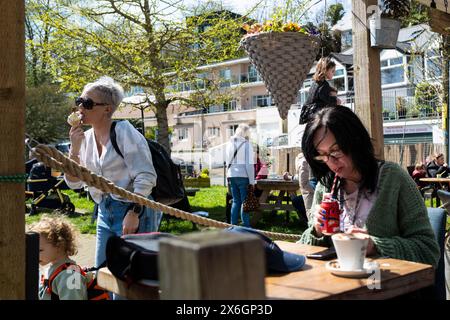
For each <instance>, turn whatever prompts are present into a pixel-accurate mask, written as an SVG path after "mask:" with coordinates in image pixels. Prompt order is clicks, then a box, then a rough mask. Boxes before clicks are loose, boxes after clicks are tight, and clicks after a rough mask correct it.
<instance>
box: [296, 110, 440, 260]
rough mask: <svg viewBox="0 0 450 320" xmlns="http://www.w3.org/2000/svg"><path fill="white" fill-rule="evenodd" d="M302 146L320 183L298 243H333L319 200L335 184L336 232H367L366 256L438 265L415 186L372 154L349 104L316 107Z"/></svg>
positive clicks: (394, 166)
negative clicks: (337, 204)
mask: <svg viewBox="0 0 450 320" xmlns="http://www.w3.org/2000/svg"><path fill="white" fill-rule="evenodd" d="M302 150H303V153H304V154H305V157H306V160H307V161H308V163H309V165H310V166H311V170H312V172H313V175H314V176H315V177H317V178H318V180H319V183H318V185H317V188H316V190H315V194H314V201H313V206H314V209H313V210H311V216H310V219H309V220H310V226H309V228H308V229H307V230H305V232H303V234H302V235H301V238H300V240H299V242H300V243H305V244H309V245H317V246H331V244H332V242H331V237H330V236H329V235H325V234H323V233H322V225H323V224H324V221H325V220H324V219H325V217H324V210H323V209H321V207H320V203H321V202H322V200H324V199H329V198H331V194H330V192H331V189H332V187H333V185H334V190H333V191H334V192H335V195H336V199H337V200H338V201H339V205H340V208H341V210H342V211H341V212H342V213H341V215H340V221H341V227H340V230H341V231H345V232H347V233H366V234H368V235H369V236H370V238H369V244H368V247H367V255H368V256H371V255H381V256H386V257H391V258H394V259H401V260H408V261H413V262H419V263H426V264H431V265H433V266H435V267H436V266H437V264H438V261H439V245H438V243H437V241H436V237H435V235H434V232H433V229H432V228H431V223H430V220H429V218H428V214H427V208H426V207H425V203H424V201H423V198H422V196H421V195H420V193H419V190H418V189H417V187H416V185H415V183H414V181H413V180H412V178H411V177H410V175H409V174H408V173H407V172H406V170H404V169H403V168H401V167H400V166H399V165H398V164H396V163H392V162H385V161H380V160H378V159H377V158H376V157H375V154H374V148H373V145H372V141H371V138H370V136H369V133H368V132H367V129H366V128H365V127H364V125H363V123H362V122H361V120H360V119H359V118H358V116H357V115H356V114H355V113H353V112H352V111H351V110H350V109H349V108H325V109H323V110H320V111H319V112H318V113H317V114H316V115H315V116H314V117H313V119H312V120H311V121H310V122H309V123H308V124H307V125H306V128H305V131H304V134H303V137H302ZM335 182H339V184H337V185H336V183H335Z"/></svg>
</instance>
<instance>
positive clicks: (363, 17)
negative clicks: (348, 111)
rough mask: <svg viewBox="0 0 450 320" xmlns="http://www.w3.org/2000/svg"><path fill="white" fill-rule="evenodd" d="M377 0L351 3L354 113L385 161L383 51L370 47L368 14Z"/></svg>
mask: <svg viewBox="0 0 450 320" xmlns="http://www.w3.org/2000/svg"><path fill="white" fill-rule="evenodd" d="M371 5H377V0H352V10H353V19H352V28H353V65H354V87H355V112H356V113H357V114H358V116H359V117H360V118H361V120H362V122H363V123H364V125H365V126H366V128H367V130H368V131H369V134H370V136H371V137H372V139H373V145H374V149H375V155H376V157H377V158H379V159H384V152H383V148H384V138H383V118H382V112H381V110H382V99H381V70H380V52H379V49H377V48H371V47H370V31H369V29H368V22H367V17H368V16H369V14H370V13H371V12H370V10H369V13H368V12H367V11H368V9H369V6H371Z"/></svg>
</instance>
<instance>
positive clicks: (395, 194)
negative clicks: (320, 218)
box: [299, 162, 440, 267]
mask: <svg viewBox="0 0 450 320" xmlns="http://www.w3.org/2000/svg"><path fill="white" fill-rule="evenodd" d="M377 190H378V197H377V199H376V200H375V203H374V204H373V207H372V209H371V210H370V213H369V216H368V218H367V221H366V225H365V227H366V229H367V231H368V233H369V235H370V237H371V239H372V240H373V242H374V244H375V246H376V249H377V251H378V253H379V254H380V255H381V256H387V257H391V258H395V259H401V260H409V261H414V262H421V263H427V264H431V265H433V266H435V267H436V266H437V264H438V261H439V253H440V252H439V245H438V243H437V241H436V238H435V236H434V232H433V229H432V228H431V224H430V221H429V219H428V214H427V209H426V207H425V203H424V201H423V198H422V196H421V195H420V193H419V191H418V189H417V186H416V184H415V183H414V181H413V180H412V179H411V177H410V176H409V175H408V173H407V172H406V171H405V170H404V169H402V168H401V167H400V166H399V165H397V164H395V163H391V162H386V163H385V164H384V165H382V167H381V173H380V179H379V181H378V185H377ZM325 192H327V190H326V189H325V187H324V186H323V185H321V184H320V183H319V184H318V185H317V188H316V191H315V194H314V200H313V207H312V208H314V207H315V205H317V204H320V201H321V199H322V195H323V193H325ZM328 192H329V191H328ZM313 212H314V209H311V215H312V214H313ZM309 221H310V225H309V228H308V229H306V230H305V232H304V233H303V234H302V235H301V238H300V240H299V242H300V243H305V244H310V245H317V246H330V245H331V238H330V237H329V236H322V237H320V238H319V237H317V235H316V233H315V229H314V226H313V221H314V219H313V218H312V216H310V219H309Z"/></svg>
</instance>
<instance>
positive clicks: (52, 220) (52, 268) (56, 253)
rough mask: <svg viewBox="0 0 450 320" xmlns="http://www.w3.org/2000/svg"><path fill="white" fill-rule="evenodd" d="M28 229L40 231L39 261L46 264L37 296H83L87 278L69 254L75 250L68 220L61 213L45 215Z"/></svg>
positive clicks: (42, 264) (49, 298)
mask: <svg viewBox="0 0 450 320" xmlns="http://www.w3.org/2000/svg"><path fill="white" fill-rule="evenodd" d="M30 231H34V232H37V233H39V264H40V265H41V266H45V265H48V264H49V268H48V269H47V270H46V272H44V274H43V275H42V277H41V282H40V286H39V299H41V300H86V299H87V298H88V295H87V284H88V281H89V279H88V277H86V274H85V273H84V272H83V271H82V270H81V269H80V267H79V266H78V265H77V264H76V263H75V261H73V260H72V259H70V258H69V256H73V255H74V254H76V252H77V248H76V244H75V238H76V232H75V229H74V228H73V226H72V225H71V223H70V222H68V221H67V220H66V219H65V218H64V217H62V216H57V215H52V216H49V215H44V216H42V218H41V220H40V221H39V222H37V223H35V224H33V225H32V226H31V227H30Z"/></svg>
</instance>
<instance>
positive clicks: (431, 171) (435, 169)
mask: <svg viewBox="0 0 450 320" xmlns="http://www.w3.org/2000/svg"><path fill="white" fill-rule="evenodd" d="M438 174H440V175H441V177H442V178H446V177H448V174H449V169H448V167H444V166H439V165H438V164H437V163H436V161H434V160H433V161H430V162H429V163H428V164H427V175H428V177H431V178H436V175H438Z"/></svg>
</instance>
